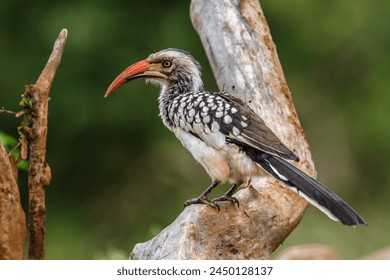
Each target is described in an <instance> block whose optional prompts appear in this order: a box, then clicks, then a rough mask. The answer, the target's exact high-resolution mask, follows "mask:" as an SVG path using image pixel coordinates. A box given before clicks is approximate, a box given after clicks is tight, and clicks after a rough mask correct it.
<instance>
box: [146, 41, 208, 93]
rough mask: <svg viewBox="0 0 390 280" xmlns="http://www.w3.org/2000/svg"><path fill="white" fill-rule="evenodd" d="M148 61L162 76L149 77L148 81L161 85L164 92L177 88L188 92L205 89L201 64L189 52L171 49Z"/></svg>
mask: <svg viewBox="0 0 390 280" xmlns="http://www.w3.org/2000/svg"><path fill="white" fill-rule="evenodd" d="M146 61H148V63H149V64H150V65H154V67H156V68H157V71H159V72H160V73H161V74H162V75H158V76H157V77H149V78H148V81H150V82H152V83H157V84H159V85H161V86H162V90H166V89H169V88H177V89H178V90H180V91H183V90H185V91H186V92H188V91H198V90H201V89H203V82H202V79H201V67H200V64H199V63H198V62H197V61H196V60H195V58H194V57H193V56H192V55H191V54H190V53H189V52H186V51H183V50H179V49H174V48H169V49H165V50H162V51H159V52H157V53H154V54H151V55H150V56H149V57H148V58H147V59H146Z"/></svg>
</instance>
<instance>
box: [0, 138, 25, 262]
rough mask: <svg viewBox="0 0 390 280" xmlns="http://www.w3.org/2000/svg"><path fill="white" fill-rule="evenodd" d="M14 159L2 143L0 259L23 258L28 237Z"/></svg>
mask: <svg viewBox="0 0 390 280" xmlns="http://www.w3.org/2000/svg"><path fill="white" fill-rule="evenodd" d="M12 159H13V158H12V157H11V158H9V157H8V156H7V153H6V151H5V149H4V147H3V145H2V144H1V143H0V260H16V259H19V260H20V259H23V255H24V241H25V239H26V216H25V214H24V212H23V209H22V206H21V204H20V194H19V188H18V185H17V183H16V174H17V169H16V166H15V165H14V164H13V161H12Z"/></svg>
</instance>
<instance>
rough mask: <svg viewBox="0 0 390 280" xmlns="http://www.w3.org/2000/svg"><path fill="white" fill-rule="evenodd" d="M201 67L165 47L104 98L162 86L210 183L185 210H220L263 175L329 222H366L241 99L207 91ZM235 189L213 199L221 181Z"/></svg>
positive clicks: (168, 115) (164, 106) (166, 114)
mask: <svg viewBox="0 0 390 280" xmlns="http://www.w3.org/2000/svg"><path fill="white" fill-rule="evenodd" d="M200 68H201V67H200V65H199V63H198V62H197V61H196V60H195V59H194V57H193V56H192V55H191V54H189V53H188V52H186V51H183V50H178V49H173V48H170V49H166V50H162V51H159V52H157V53H154V54H151V55H150V56H149V57H148V58H147V59H145V60H141V61H140V62H137V63H135V64H133V65H131V66H130V67H128V68H127V69H125V70H124V71H123V72H122V73H121V74H120V75H119V76H118V77H117V78H116V79H115V80H114V81H113V82H112V84H111V85H110V87H109V88H108V90H107V92H106V94H105V97H107V96H108V95H109V94H111V93H112V92H113V91H114V90H115V89H116V88H118V87H119V86H121V85H122V84H124V83H126V82H129V81H131V80H134V79H138V78H146V79H147V81H149V82H151V83H154V84H157V85H159V86H160V87H161V92H160V96H159V98H158V101H159V109H160V116H161V118H162V121H163V123H164V124H165V125H166V127H168V128H169V129H170V130H171V131H172V132H173V133H174V134H175V135H176V137H177V138H178V139H179V140H180V141H181V142H182V144H183V145H184V147H186V148H187V149H188V150H189V151H190V152H191V154H192V155H193V156H194V158H195V159H196V160H197V161H198V162H199V163H200V164H202V166H203V167H204V168H205V169H206V171H207V172H208V174H209V175H210V177H211V179H212V184H211V185H210V186H209V187H208V188H207V189H206V190H205V191H204V192H203V193H202V194H201V195H200V196H199V197H198V198H193V199H190V200H187V201H186V202H185V204H184V205H185V206H188V205H191V204H195V203H199V204H207V205H210V206H212V207H215V208H218V205H217V203H216V202H217V201H223V200H229V201H231V202H233V203H237V204H238V201H237V199H236V198H234V197H232V195H233V194H234V192H235V191H236V189H237V188H238V187H239V186H240V185H246V184H249V182H250V180H251V178H252V177H254V176H263V175H266V173H265V172H264V171H266V172H267V173H269V174H271V175H272V176H274V177H275V178H276V179H278V180H280V181H282V182H283V183H284V184H285V185H286V186H288V187H290V188H292V189H293V190H294V191H296V192H298V194H300V195H301V196H302V197H303V198H305V199H306V200H307V201H308V202H309V203H311V204H312V205H314V206H315V207H317V208H318V209H320V210H321V211H323V212H324V213H325V214H327V215H328V216H329V217H330V218H331V219H333V220H336V221H341V222H342V223H343V224H345V225H356V224H366V222H365V221H364V219H363V218H362V217H361V216H359V214H358V213H357V212H356V211H355V210H354V209H352V208H351V207H350V206H349V205H348V204H347V203H345V202H344V201H343V200H342V199H341V198H339V197H338V196H337V195H336V194H334V193H333V192H332V191H330V190H329V189H328V188H326V187H325V186H324V185H322V184H321V183H319V182H318V181H316V180H315V179H313V178H312V177H310V176H309V175H307V174H306V173H304V172H303V171H301V170H300V169H298V168H297V167H295V166H293V165H292V164H290V163H289V162H287V161H286V160H293V161H299V158H298V156H297V155H296V154H294V153H293V152H292V151H290V150H289V149H288V148H287V147H286V146H285V145H284V144H283V143H282V142H281V141H280V140H279V139H278V137H277V136H276V135H275V134H274V133H273V132H272V131H271V129H269V128H268V127H267V126H266V124H265V123H264V121H263V120H262V119H261V118H260V117H259V116H258V115H257V114H256V113H255V112H254V111H252V110H251V109H250V108H249V107H248V106H247V105H246V104H244V103H243V101H241V100H240V99H238V98H236V97H233V96H231V95H229V94H227V93H225V92H213V93H211V92H208V91H206V90H205V89H204V88H203V81H202V79H201V71H200ZM225 181H230V182H231V183H233V185H232V186H231V188H230V189H229V190H228V191H227V192H226V193H225V194H224V195H223V196H222V197H219V198H216V199H214V200H211V201H210V200H209V199H208V195H209V194H210V192H211V191H212V190H213V189H214V188H215V187H216V186H217V185H218V184H219V183H221V182H225Z"/></svg>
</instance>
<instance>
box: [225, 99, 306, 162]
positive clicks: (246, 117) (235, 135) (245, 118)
mask: <svg viewBox="0 0 390 280" xmlns="http://www.w3.org/2000/svg"><path fill="white" fill-rule="evenodd" d="M218 95H220V96H221V97H222V98H224V99H225V100H226V102H228V103H229V104H230V107H231V108H232V109H231V111H230V114H231V119H232V122H231V123H226V121H225V122H223V126H222V129H223V130H224V131H225V133H227V134H228V135H229V139H231V140H232V141H233V142H234V143H236V144H241V145H248V146H250V147H252V148H255V149H258V150H261V151H264V152H267V153H270V154H274V155H278V156H280V157H282V158H285V159H289V160H294V161H299V157H298V156H297V155H296V154H295V153H293V152H292V151H291V150H290V149H288V148H287V147H286V146H285V145H284V144H283V143H282V142H281V141H280V139H279V138H278V137H277V136H276V135H275V134H274V133H273V131H272V130H271V129H270V128H269V127H268V126H267V125H266V124H265V123H264V121H263V120H262V119H261V118H260V117H259V116H258V115H257V114H256V113H255V112H254V111H252V109H250V108H249V106H247V105H246V104H245V103H244V102H243V101H242V100H241V99H239V98H236V97H234V96H231V95H227V94H225V93H218ZM228 120H230V118H228Z"/></svg>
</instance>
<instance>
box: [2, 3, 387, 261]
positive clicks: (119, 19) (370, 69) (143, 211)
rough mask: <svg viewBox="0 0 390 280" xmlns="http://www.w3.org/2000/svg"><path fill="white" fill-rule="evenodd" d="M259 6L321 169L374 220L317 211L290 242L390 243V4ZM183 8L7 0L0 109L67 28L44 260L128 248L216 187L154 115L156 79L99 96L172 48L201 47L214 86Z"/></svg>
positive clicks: (10, 105) (363, 247) (57, 82)
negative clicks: (349, 220)
mask: <svg viewBox="0 0 390 280" xmlns="http://www.w3.org/2000/svg"><path fill="white" fill-rule="evenodd" d="M261 4H262V7H263V9H264V12H265V15H266V18H267V20H268V23H269V25H270V28H271V32H272V35H273V39H274V41H275V43H276V45H277V48H278V53H279V57H280V60H281V63H282V66H283V69H284V72H285V75H286V78H287V81H288V84H289V87H290V89H291V91H292V93H293V97H294V101H295V105H296V108H297V111H298V113H299V116H300V120H301V122H302V125H303V127H304V129H305V133H306V136H307V138H308V141H309V144H310V147H311V149H312V153H313V157H314V160H315V162H316V166H317V171H318V174H319V176H318V177H319V179H320V180H321V181H322V182H323V183H325V184H326V185H328V186H329V187H330V188H332V189H333V190H334V191H335V192H336V193H338V194H340V195H341V196H342V197H343V198H344V199H345V200H346V201H348V202H349V203H350V204H351V205H352V206H353V207H354V208H356V209H357V210H358V211H359V212H360V213H361V214H362V215H363V216H364V218H365V219H366V220H367V221H368V223H369V226H368V227H358V228H357V229H351V228H348V227H344V226H342V225H340V224H339V223H334V222H332V221H330V220H329V219H328V218H327V217H326V216H324V215H323V214H322V213H320V212H319V211H317V210H315V209H314V208H312V207H310V208H309V210H308V212H307V214H306V215H305V217H304V219H303V221H302V222H301V224H300V225H299V226H298V228H297V229H296V230H295V231H294V232H293V234H292V235H291V236H290V237H289V238H288V239H287V240H286V241H285V243H284V245H283V246H281V247H282V249H283V248H285V247H287V246H289V245H293V244H300V243H313V242H314V243H324V244H329V245H333V246H334V247H336V248H337V249H338V250H339V252H340V255H341V257H342V258H359V257H360V256H363V255H365V254H368V253H370V252H371V251H373V250H376V249H380V248H382V247H384V246H388V245H389V243H390V240H389V232H390V222H389V218H388V216H389V214H390V204H389V203H388V201H389V198H390V172H389V170H390V161H389V158H390V148H389V139H390V129H389V121H390V109H389V108H390V94H389V90H390V79H389V76H390V51H389V50H390V36H389V35H390V24H389V16H388V15H389V13H390V2H389V1H386V0H378V1H368V0H361V1H336V0H329V1H314V0H300V1H281V0H264V1H261ZM188 11H189V1H179V0H175V1H174V0H170V1H157V0H153V1H152V0H150V1H109V0H98V1H90V0H78V1H74V0H70V1H66V2H65V1H48V0H37V1H20V0H2V2H1V4H0V21H1V24H0V61H1V65H2V67H1V68H0V71H1V73H0V86H1V92H0V107H5V108H6V109H9V110H14V111H18V110H19V108H18V104H19V101H20V94H21V93H22V92H23V90H24V85H26V84H30V83H34V82H35V81H36V79H37V77H38V75H39V74H40V71H41V70H42V68H43V66H44V64H45V63H46V61H47V58H48V56H49V54H50V51H51V48H52V45H53V42H54V40H55V38H56V37H57V35H58V33H59V32H60V30H61V29H62V28H64V27H65V28H67V29H68V31H69V35H68V41H67V45H66V48H65V52H64V55H63V58H62V62H61V65H60V67H59V70H58V72H57V75H56V77H55V79H54V83H53V86H52V90H51V101H50V104H49V114H50V115H49V134H48V147H47V161H48V162H49V164H50V166H51V168H52V174H53V179H52V182H51V185H50V186H49V187H48V189H47V210H48V211H47V216H48V217H47V223H48V235H47V238H48V240H47V258H48V259H91V258H103V259H104V258H127V256H128V253H129V252H130V251H131V250H132V248H133V246H134V244H135V243H138V242H143V241H146V240H148V239H150V238H151V237H152V236H153V235H155V234H156V232H158V231H159V230H161V229H162V228H164V227H165V226H167V225H168V224H169V223H171V222H172V221H173V219H174V218H175V217H176V216H177V215H178V214H179V213H180V211H181V210H182V205H183V202H184V201H185V200H186V199H188V198H191V197H195V196H197V195H198V194H199V193H200V192H201V191H202V190H203V189H204V188H205V187H206V186H207V185H208V184H209V178H208V177H207V174H206V173H205V172H204V171H203V170H202V168H201V167H200V166H199V165H197V164H196V163H195V161H194V160H193V159H192V157H191V155H190V154H189V153H188V152H187V151H185V150H184V148H182V147H181V144H180V143H179V142H178V141H177V140H176V139H175V138H174V136H173V135H171V134H170V133H169V131H168V130H167V129H165V128H164V127H163V125H162V123H161V121H160V119H159V118H158V110H157V101H156V99H157V94H158V90H157V89H156V88H154V87H153V86H150V85H144V83H143V82H141V81H135V82H133V83H131V84H129V85H126V86H125V87H123V88H121V89H119V90H118V92H116V93H115V94H114V95H113V96H110V98H109V99H104V98H103V94H104V92H105V90H106V89H107V87H108V85H109V84H110V83H111V81H112V80H113V79H114V78H115V77H116V75H117V74H119V73H120V72H121V71H122V70H123V69H124V68H125V67H127V66H128V65H130V64H131V63H133V62H136V61H138V60H140V59H143V58H145V57H146V56H147V55H149V53H151V52H155V51H158V50H160V49H163V48H167V47H176V48H182V49H186V50H188V51H190V52H192V53H193V55H194V56H195V57H196V58H197V59H198V60H199V61H200V62H201V64H202V65H203V77H204V80H205V84H206V87H207V88H208V89H210V90H215V89H216V86H215V82H214V79H213V76H212V72H211V70H210V67H209V65H208V62H207V58H206V56H205V53H204V51H203V48H202V45H201V43H200V40H199V38H198V36H197V34H196V32H195V31H194V29H193V28H192V25H191V22H190V19H189V13H188ZM18 122H19V121H18V120H15V118H14V117H12V116H9V115H6V114H0V128H1V130H2V131H3V132H4V133H7V134H10V135H13V136H14V137H15V138H17V137H18V136H17V126H18V124H19V123H18ZM19 177H20V179H19V180H20V182H19V183H20V188H21V192H22V199H23V203H24V205H25V204H26V202H27V194H26V178H25V176H23V174H20V176H19ZM223 190H224V188H223V187H221V188H219V191H220V193H222V192H223ZM25 206H26V205H25Z"/></svg>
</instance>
